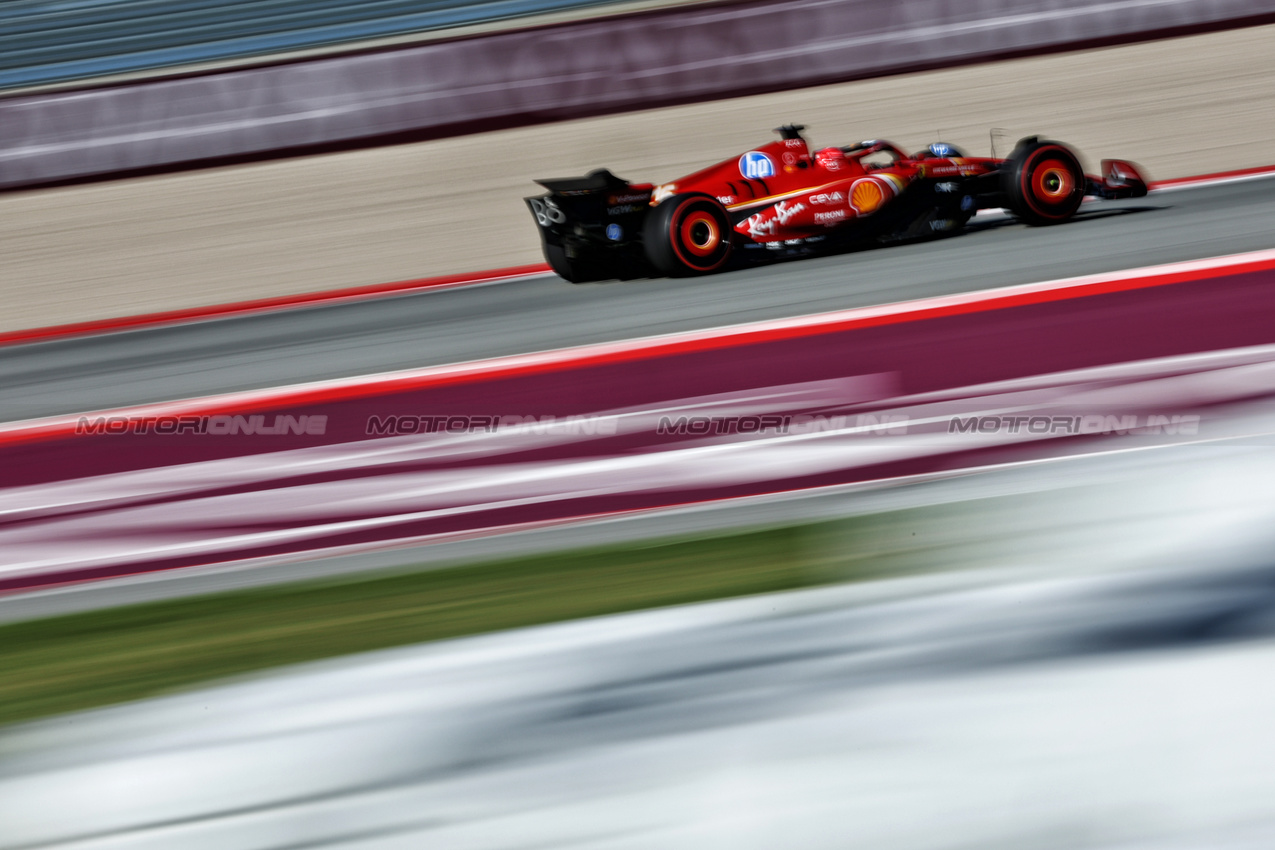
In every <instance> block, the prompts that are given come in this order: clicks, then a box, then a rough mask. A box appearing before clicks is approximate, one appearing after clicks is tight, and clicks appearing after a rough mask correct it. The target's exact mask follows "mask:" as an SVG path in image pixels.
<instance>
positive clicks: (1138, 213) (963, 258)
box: [0, 178, 1275, 422]
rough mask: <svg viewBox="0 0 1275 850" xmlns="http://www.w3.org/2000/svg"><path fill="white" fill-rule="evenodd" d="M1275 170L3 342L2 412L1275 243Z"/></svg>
mask: <svg viewBox="0 0 1275 850" xmlns="http://www.w3.org/2000/svg"><path fill="white" fill-rule="evenodd" d="M1273 190H1275V179H1271V178H1259V179H1252V180H1246V181H1242V182H1237V183H1231V184H1226V185H1218V186H1206V187H1195V188H1189V189H1179V190H1175V191H1169V192H1158V193H1153V194H1152V195H1151V196H1149V197H1147V198H1143V199H1138V200H1133V201H1122V202H1094V203H1089V204H1086V205H1085V206H1084V207H1083V208H1082V212H1081V214H1080V215H1079V216H1078V217H1077V218H1076V219H1075V220H1074V221H1072V222H1070V223H1068V224H1066V225H1062V226H1057V227H1050V228H1030V227H1026V226H1024V225H1021V224H1019V223H1017V222H1014V221H1012V220H1011V219H1008V218H1005V217H1002V216H996V215H992V216H986V217H980V218H979V219H976V220H975V221H974V222H972V223H971V225H970V226H969V227H968V228H967V230H966V232H964V233H962V234H959V235H957V236H954V237H949V238H946V239H940V240H935V241H932V242H925V243H914V244H910V245H896V246H890V247H885V248H879V249H872V250H867V251H861V252H857V253H853V254H847V255H842V256H836V257H827V258H818V259H808V260H801V261H795V262H785V263H780V264H775V265H770V266H763V267H757V268H752V269H746V270H742V271H737V272H731V273H727V274H722V275H717V276H712V277H707V278H700V279H691V280H638V281H629V282H625V283H599V284H586V285H578V286H575V285H571V284H568V283H566V282H564V281H562V280H560V279H559V278H557V277H554V276H544V277H536V278H528V279H521V280H516V281H512V282H508V283H499V284H492V285H489V286H479V287H474V288H467V289H459V290H445V291H438V292H424V293H419V294H413V295H408V296H401V297H393V298H386V299H381V300H375V301H368V302H362V303H351V304H341V305H334V306H325V307H318V308H305V309H297V310H290V311H285V312H280V313H274V314H265V315H255V316H247V317H238V318H226V319H218V320H212V321H207V322H201V323H196V324H190V325H181V326H175V327H167V328H155V329H147V330H138V331H128V332H121V333H116V334H107V335H102V336H96V337H88V338H81V339H68V340H56V341H48V342H39V343H31V344H26V345H18V346H14V347H11V348H7V349H2V350H0V421H9V422H12V421H16V420H21V419H28V418H35V417H40V416H50V415H56V414H66V413H76V412H84V411H90V410H101V409H109V408H113V407H120V406H125V405H132V404H141V403H147V402H155V401H164V400H171V399H179V398H189V397H195V396H203V395H209V394H215V393H220V392H230V391H235V390H244V389H254V388H263V387H271V386H279V385H286V384H292V383H298V382H305V381H313V380H321V379H327V378H339V377H350V376H356V375H362V374H371V373H376V372H384V371H390V370H395V369H404V368H411V367H417V366H426V365H434V364H442V363H454V362H462V361H467V360H474V359H480V358H485V357H494V356H501V355H509V354H518V353H525V352H531V351H540V350H546V349H552V348H560V347H566V346H573V345H583V344H588V343H596V342H605V341H612V340H621V339H628V338H634V337H642V336H648V335H653V334H661V333H669V332H674V331H683V330H694V329H701V328H711V327H718V326H723V325H731V324H737V323H740V322H748V321H756V320H763V319H773V318H782V317H788V316H797V315H804V314H809V313H818V312H823V311H829V310H837V309H845V308H850V307H858V306H867V305H874V304H883V303H890V302H896V301H904V300H911V299H916V298H922V297H928V296H935V295H946V294H951V293H958V292H966V291H974V290H982V289H990V288H995V287H1003V286H1010V285H1014V284H1021V283H1031V282H1035V281H1042V280H1051V279H1058V278H1065V277H1072V276H1077V275H1084V274H1095V273H1101V272H1110V271H1118V270H1121V269H1126V268H1134V267H1139V266H1146V265H1153V264H1160V263H1169V262H1176V261H1182V260H1192V259H1199V258H1204V257H1211V256H1218V255H1224V254H1233V253H1241V252H1245V251H1253V250H1260V249H1265V248H1271V247H1275V229H1272V228H1271V226H1270V222H1271V221H1272V220H1273V218H1275V199H1273V197H1272V192H1273Z"/></svg>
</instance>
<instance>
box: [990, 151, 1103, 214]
mask: <svg viewBox="0 0 1275 850" xmlns="http://www.w3.org/2000/svg"><path fill="white" fill-rule="evenodd" d="M1085 185H1086V183H1085V172H1084V169H1082V168H1081V167H1080V161H1079V160H1078V159H1076V155H1075V154H1074V153H1072V152H1071V150H1070V149H1069V148H1068V147H1067V146H1066V145H1063V144H1060V143H1058V142H1048V141H1040V140H1036V139H1031V140H1024V141H1022V142H1019V144H1018V147H1016V148H1014V151H1013V153H1011V154H1010V155H1009V159H1007V160H1006V161H1005V165H1004V167H1003V170H1002V172H1001V191H1002V192H1004V193H1005V197H1006V201H1007V203H1008V206H1009V209H1010V211H1011V212H1013V213H1014V215H1016V216H1018V218H1020V219H1021V220H1023V221H1024V222H1026V223H1027V224H1031V225H1037V226H1039V225H1046V224H1061V223H1062V222H1064V221H1067V220H1068V219H1070V218H1071V217H1072V216H1073V215H1075V214H1076V210H1078V209H1080V202H1081V200H1083V199H1084V197H1085Z"/></svg>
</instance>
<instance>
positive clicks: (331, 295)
mask: <svg viewBox="0 0 1275 850" xmlns="http://www.w3.org/2000/svg"><path fill="white" fill-rule="evenodd" d="M548 273H549V267H548V266H546V265H544V264H543V263H541V264H537V265H531V266H515V267H513V268H508V269H494V270H492V271H485V272H470V273H467V274H457V275H448V276H446V277H431V278H422V279H421V280H405V281H400V282H397V283H376V284H372V285H370V286H355V287H350V288H349V289H329V290H325V291H323V292H308V293H303V294H301V295H283V296H279V297H277V298H261V299H258V300H256V301H236V302H232V303H230V304H215V305H212V306H209V307H192V308H190V309H187V310H169V311H167V312H163V313H144V314H142V315H140V316H121V317H119V318H115V319H100V320H97V321H92V322H76V323H74V324H68V325H52V326H50V327H44V328H33V329H31V330H24V331H10V332H8V333H0V345H13V344H16V343H21V342H38V341H40V340H50V339H62V338H65V337H73V336H87V335H90V334H102V333H111V332H114V331H125V330H136V329H139V328H150V327H157V326H159V325H174V324H181V323H184V322H200V321H206V320H208V319H222V318H226V317H228V316H244V315H250V314H253V313H267V312H270V311H273V310H288V309H295V308H298V307H317V306H320V305H326V304H337V303H340V302H342V301H366V300H369V299H372V298H386V297H389V296H393V295H404V294H407V293H409V292H423V291H425V290H430V289H457V288H460V287H465V286H476V285H478V284H482V283H494V282H496V281H504V280H513V279H516V278H520V277H532V276H535V275H542V274H548Z"/></svg>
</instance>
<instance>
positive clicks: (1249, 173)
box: [1148, 165, 1275, 191]
mask: <svg viewBox="0 0 1275 850" xmlns="http://www.w3.org/2000/svg"><path fill="white" fill-rule="evenodd" d="M1265 174H1275V165H1262V166H1258V167H1257V168H1241V169H1239V170H1237V171H1219V172H1217V173H1216V174H1201V175H1198V176H1196V177H1179V178H1177V179H1175V180H1158V181H1154V182H1152V184H1151V185H1150V187H1148V188H1150V189H1151V190H1152V191H1154V190H1156V189H1177V188H1181V187H1183V186H1202V185H1204V184H1207V183H1221V182H1225V181H1227V180H1234V179H1235V178H1237V177H1261V176H1262V175H1265Z"/></svg>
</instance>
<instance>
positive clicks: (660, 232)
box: [526, 124, 1147, 283]
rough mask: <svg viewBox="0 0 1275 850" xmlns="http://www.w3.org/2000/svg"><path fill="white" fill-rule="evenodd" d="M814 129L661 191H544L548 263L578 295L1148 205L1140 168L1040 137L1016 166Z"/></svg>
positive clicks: (1013, 161)
mask: <svg viewBox="0 0 1275 850" xmlns="http://www.w3.org/2000/svg"><path fill="white" fill-rule="evenodd" d="M803 129H805V128H804V127H802V126H801V125H799V124H797V125H786V126H783V127H780V128H779V129H778V130H776V132H777V133H779V135H780V138H779V139H778V140H776V141H772V142H770V143H769V144H765V145H762V146H761V147H758V148H755V149H753V150H750V151H747V152H745V153H743V154H741V155H740V156H737V157H731V158H730V159H726V160H723V161H722V162H719V163H717V164H716V165H712V166H709V167H708V168H705V169H703V170H702V171H697V172H695V173H694V174H691V175H688V176H686V177H683V178H681V179H680V180H674V181H673V182H671V183H665V184H663V185H660V186H656V185H652V184H649V183H628V182H626V181H624V180H621V179H620V178H618V177H616V176H615V175H614V174H612V173H611V172H610V171H607V170H606V169H598V170H597V171H593V172H591V173H589V174H588V175H587V176H585V177H573V178H566V179H559V180H537V181H536V182H537V183H539V184H540V185H541V186H544V187H545V188H546V189H548V190H549V191H548V193H547V194H544V195H539V196H537V197H533V198H527V199H526V201H527V205H528V206H529V207H530V208H531V213H532V215H534V216H535V219H536V223H537V224H538V225H539V227H540V236H541V239H542V241H543V243H544V253H545V259H546V260H547V261H548V262H549V265H550V267H552V268H553V270H554V271H555V272H557V273H558V274H559V275H560V276H562V277H563V278H566V279H567V280H569V281H572V282H573V283H583V282H586V281H592V280H612V279H621V280H628V279H632V278H638V277H654V276H661V275H668V276H671V277H685V276H690V275H700V274H708V273H710V272H716V271H721V270H723V269H725V268H728V267H731V266H736V265H741V264H746V263H748V262H750V261H754V260H763V259H772V258H778V257H781V256H804V255H812V254H820V253H831V252H835V251H840V250H847V249H850V248H854V247H860V246H864V245H867V244H871V243H873V242H890V241H897V240H906V239H914V238H921V237H926V236H934V235H940V234H944V233H950V232H952V231H956V230H959V229H961V228H962V227H964V226H965V223H966V222H967V221H969V219H970V217H971V216H973V215H974V213H975V212H977V211H978V210H981V209H987V208H999V207H1003V208H1007V209H1008V210H1010V211H1011V212H1012V213H1013V214H1014V215H1015V216H1017V217H1018V218H1019V219H1021V220H1022V221H1024V222H1026V223H1027V224H1030V225H1047V224H1058V223H1061V222H1064V221H1067V220H1068V219H1070V218H1071V217H1072V216H1073V215H1075V213H1076V210H1077V209H1078V208H1079V207H1080V202H1081V200H1082V199H1083V198H1084V197H1085V195H1087V194H1088V195H1095V196H1098V197H1101V198H1137V197H1142V196H1143V195H1145V194H1146V193H1147V181H1146V179H1145V178H1144V177H1143V176H1142V174H1141V173H1140V172H1139V171H1138V168H1137V167H1136V166H1134V165H1133V164H1131V163H1129V162H1125V161H1123V160H1118V159H1104V160H1103V161H1102V174H1101V176H1090V175H1086V174H1085V172H1084V170H1083V169H1082V168H1081V166H1080V161H1079V159H1078V158H1077V156H1076V154H1075V153H1074V152H1073V151H1072V150H1071V149H1070V148H1068V147H1067V146H1066V145H1064V144H1061V143H1059V142H1051V141H1045V140H1042V139H1040V138H1039V137H1036V136H1031V137H1028V138H1025V139H1022V140H1021V141H1019V142H1018V144H1017V146H1015V148H1014V150H1013V151H1012V152H1011V153H1010V155H1009V156H1008V157H1007V158H1005V159H996V158H994V157H969V156H966V155H965V154H964V153H962V152H961V151H960V150H958V149H957V148H956V147H955V146H953V145H950V144H945V143H943V142H936V143H935V144H932V145H930V146H929V147H928V148H926V149H925V150H923V151H921V152H919V153H916V154H911V155H909V154H906V153H904V152H903V151H901V150H900V149H899V148H897V147H895V146H894V145H892V144H890V143H889V142H886V141H880V140H874V141H867V142H860V143H858V144H854V145H850V146H848V147H830V148H824V149H822V150H819V151H817V152H815V153H814V154H813V155H812V154H811V152H810V146H809V145H808V144H807V142H806V140H805V139H804V138H802V135H801V131H802V130H803Z"/></svg>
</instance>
